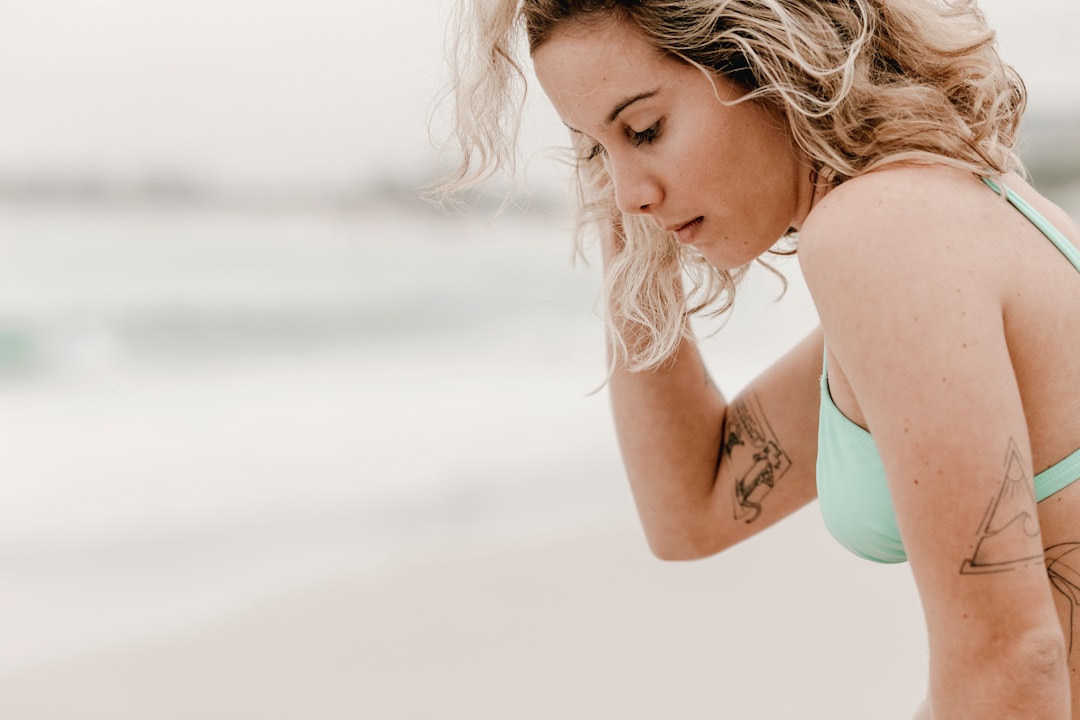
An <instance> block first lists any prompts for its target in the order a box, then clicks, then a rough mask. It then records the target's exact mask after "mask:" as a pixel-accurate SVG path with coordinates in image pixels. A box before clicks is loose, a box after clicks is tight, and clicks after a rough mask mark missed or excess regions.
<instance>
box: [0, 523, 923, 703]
mask: <svg viewBox="0 0 1080 720" xmlns="http://www.w3.org/2000/svg"><path fill="white" fill-rule="evenodd" d="M925 676H926V670H925V635H924V633H923V630H922V624H921V619H920V617H919V611H918V604H917V598H916V595H915V592H914V589H913V586H912V583H911V580H910V576H909V573H908V571H907V569H906V567H904V566H897V567H884V566H875V565H873V564H870V563H866V562H864V561H860V560H857V559H855V558H853V557H851V556H849V555H848V554H847V553H846V551H844V550H842V549H841V548H839V547H838V546H836V545H835V544H834V543H833V542H832V541H831V540H830V539H829V538H828V537H827V536H826V535H825V532H824V530H823V529H822V528H821V523H820V519H819V518H818V516H817V509H816V507H810V508H807V509H806V510H804V511H803V512H801V513H798V514H796V515H795V516H794V517H793V518H791V519H789V520H788V521H786V522H785V523H783V524H781V525H780V526H778V527H776V528H774V529H772V530H771V531H770V532H767V533H764V534H763V535H761V536H759V537H757V538H755V539H753V540H751V541H749V542H747V543H745V544H744V545H742V546H740V547H738V548H735V549H733V550H731V551H729V552H727V553H724V554H722V555H720V556H717V557H715V558H711V559H708V560H705V561H698V562H692V563H663V562H660V561H658V560H656V559H654V558H653V557H652V556H651V555H650V554H649V553H648V551H647V549H646V547H645V545H644V542H643V540H642V538H641V535H640V532H639V530H638V529H637V528H636V526H635V524H634V522H633V519H632V518H618V519H615V520H612V521H609V522H605V523H603V524H597V525H593V526H591V527H578V528H577V529H575V530H572V531H564V532H560V533H547V534H537V535H532V536H524V537H516V538H508V539H506V540H504V541H500V542H492V541H490V540H489V541H480V540H476V539H474V540H471V541H456V542H453V543H447V544H443V545H441V546H439V547H434V546H429V547H428V548H427V549H425V550H422V551H418V552H416V553H414V554H413V555H412V556H411V557H410V558H408V559H407V560H406V561H402V562H398V563H395V564H394V565H392V566H388V567H385V568H382V569H380V570H375V571H367V572H358V573H350V574H347V575H344V576H341V577H336V578H334V579H332V580H329V581H326V582H322V583H319V584H317V585H314V586H310V587H306V588H302V589H298V590H294V591H292V592H289V593H285V594H281V595H278V596H276V597H272V598H267V599H265V600H263V601H261V602H258V603H255V604H252V605H251V606H249V607H247V608H245V609H243V610H242V611H240V612H234V613H232V614H230V615H228V616H224V617H220V618H217V619H216V620H213V621H212V622H208V623H204V624H201V625H199V626H195V627H190V628H187V629H184V630H182V631H177V632H173V633H171V634H168V635H163V636H159V637H152V638H144V639H142V640H139V641H137V642H133V643H129V644H127V645H123V646H118V647H112V648H108V649H102V650H97V651H94V652H90V653H87V654H84V655H82V656H79V657H74V658H69V659H66V660H63V661H54V662H51V663H47V664H43V665H40V666H37V667H29V668H23V669H20V670H17V671H13V672H9V673H7V674H4V675H0V717H3V718H17V719H18V720H46V719H49V720H60V719H63V720H76V719H78V720H98V719H100V720H127V719H129V718H130V719H131V720H136V719H137V720H173V719H176V720H180V719H181V718H182V719H184V720H192V719H195V718H198V719H200V720H211V719H221V720H225V719H229V720H239V719H241V718H251V719H252V720H255V719H258V720H276V719H278V718H281V719H285V718H289V719H294V718H295V719H301V718H303V719H305V720H306V719H308V718H318V719H319V720H331V719H335V718H350V719H356V718H364V719H365V720H366V719H371V720H404V719H406V718H409V719H414V718H440V719H443V718H469V719H470V720H481V719H486V718H491V719H493V720H494V719H495V718H498V719H500V720H503V719H506V718H514V719H517V720H531V719H534V718H535V719H541V718H543V719H545V720H547V719H550V718H582V719H585V718H590V719H593V718H618V719H625V720H631V719H634V718H661V717H662V718H675V717H678V718H727V717H731V718H736V717H737V718H779V717H784V718H867V717H873V718H877V719H879V720H888V719H889V718H905V719H906V718H909V717H910V716H911V713H912V711H913V709H914V707H915V706H916V705H917V703H918V701H919V697H920V694H921V692H922V690H923V687H924V680H925Z"/></svg>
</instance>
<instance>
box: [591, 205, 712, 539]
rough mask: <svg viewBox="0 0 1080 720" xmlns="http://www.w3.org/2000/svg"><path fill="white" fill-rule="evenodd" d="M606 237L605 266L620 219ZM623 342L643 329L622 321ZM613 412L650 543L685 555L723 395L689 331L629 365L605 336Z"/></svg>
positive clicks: (708, 475)
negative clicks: (647, 360)
mask: <svg viewBox="0 0 1080 720" xmlns="http://www.w3.org/2000/svg"><path fill="white" fill-rule="evenodd" d="M614 225H615V226H614V228H613V232H612V234H611V235H609V236H608V237H607V238H605V241H604V247H603V250H604V268H605V272H607V271H609V269H610V265H611V263H612V259H613V257H614V256H615V254H617V252H619V249H620V248H619V246H620V241H619V232H618V231H619V227H620V226H619V223H618V222H617V221H616V222H615V224H614ZM621 329H622V331H623V338H622V341H623V345H624V347H625V348H628V349H629V350H630V351H631V352H633V351H634V350H635V349H640V348H639V347H638V343H640V342H641V339H640V338H641V336H638V335H636V334H635V332H634V329H633V328H632V327H627V326H626V325H622V326H621ZM608 359H609V362H611V363H612V374H611V377H610V379H609V386H608V389H609V393H610V397H611V407H612V413H613V415H614V420H615V429H616V433H617V435H618V440H619V447H620V451H621V453H622V458H623V463H624V466H625V469H626V474H627V476H628V478H629V481H630V487H631V490H632V492H633V494H634V500H635V502H636V504H637V508H638V512H639V514H640V516H641V521H642V525H643V526H644V529H645V534H646V536H647V538H648V540H649V544H650V546H651V547H652V549H653V551H654V552H655V553H656V554H657V555H659V556H661V557H673V556H682V555H684V554H685V545H687V544H689V545H694V544H695V540H694V535H695V534H696V532H697V530H695V528H697V527H698V526H699V525H701V524H704V523H706V522H707V520H706V519H705V518H706V517H707V515H708V509H709V502H708V501H709V497H710V495H711V493H712V489H713V485H714V483H715V480H716V473H717V464H718V458H719V456H720V445H721V437H722V432H723V422H724V410H725V406H726V403H725V400H724V397H723V396H722V395H721V393H720V391H719V390H718V389H717V388H716V387H715V386H714V385H713V384H712V383H711V382H710V380H709V378H708V375H707V372H706V370H705V366H704V363H703V361H702V358H701V355H700V353H699V352H698V349H697V347H696V345H695V343H694V342H693V341H692V340H690V339H686V338H684V339H683V340H682V341H681V343H680V344H679V346H678V348H677V350H676V352H675V354H674V355H673V356H672V357H671V358H669V359H668V360H667V361H665V362H664V363H663V364H662V365H660V366H659V367H657V368H654V369H651V370H642V371H636V372H631V371H630V370H628V369H627V366H626V360H627V359H626V358H625V357H623V354H622V353H620V352H619V351H618V350H616V348H615V347H614V343H613V342H612V339H611V338H609V342H608Z"/></svg>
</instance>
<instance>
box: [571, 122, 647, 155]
mask: <svg viewBox="0 0 1080 720" xmlns="http://www.w3.org/2000/svg"><path fill="white" fill-rule="evenodd" d="M658 137H660V121H657V122H656V123H654V124H653V125H652V126H651V127H648V128H646V129H644V130H642V131H641V132H632V133H629V138H630V142H631V143H632V144H633V145H634V147H638V146H639V145H652V144H653V143H654V142H656V139H657V138H658ZM604 152H605V150H604V146H603V145H593V146H592V147H591V148H589V152H588V153H587V154H586V156H585V162H589V161H590V160H594V159H596V158H598V157H599V156H601V155H603V154H604Z"/></svg>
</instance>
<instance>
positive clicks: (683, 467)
mask: <svg viewBox="0 0 1080 720" xmlns="http://www.w3.org/2000/svg"><path fill="white" fill-rule="evenodd" d="M615 243H616V240H615V238H614V237H612V238H609V239H607V241H606V245H607V247H605V258H607V257H608V256H609V255H610V253H612V252H614V251H615V248H614V244H615ZM721 340H722V335H721ZM729 351H730V352H738V348H730V349H729ZM821 362H822V340H821V334H820V331H815V332H814V333H812V334H811V335H810V336H809V337H807V338H806V339H805V340H803V341H802V342H801V343H799V345H797V346H796V347H795V348H794V349H793V350H791V351H790V352H789V353H788V355H786V356H785V357H784V358H782V359H781V360H780V361H778V362H777V363H776V364H775V365H774V366H773V367H771V368H770V369H769V370H767V371H766V372H765V373H764V374H763V375H762V376H761V377H759V378H758V379H756V380H755V381H754V382H752V383H751V384H750V385H749V386H748V387H747V388H746V389H745V390H744V391H743V392H742V393H741V394H740V395H739V396H738V397H737V398H735V399H734V400H733V401H732V402H731V403H730V405H729V404H728V403H727V402H726V400H725V398H724V397H723V395H722V394H721V393H720V391H719V390H718V389H717V387H716V386H715V385H714V384H713V383H712V382H711V380H710V379H709V376H708V373H707V371H706V369H705V366H704V364H703V362H702V359H701V355H700V353H699V352H698V349H697V347H696V345H695V344H694V343H693V342H691V341H689V340H684V341H683V343H682V344H681V345H680V347H679V349H678V352H677V354H676V356H675V357H674V358H673V359H672V360H671V361H670V362H668V363H665V364H664V365H663V366H662V367H661V368H659V369H655V370H650V371H644V372H634V373H631V372H629V371H627V370H626V369H625V367H624V366H622V365H621V364H619V365H616V367H615V370H614V373H613V375H612V377H611V382H610V387H609V390H610V396H611V404H612V411H613V414H614V419H615V428H616V433H617V435H618V439H619V447H620V449H621V452H622V457H623V462H624V465H625V467H626V473H627V476H628V477H629V480H630V487H631V489H632V491H633V494H634V500H635V502H636V504H637V508H638V512H639V515H640V517H641V521H642V525H643V527H644V529H645V534H646V537H647V538H648V541H649V545H650V547H651V548H652V550H653V552H654V553H655V554H656V555H657V556H658V557H661V558H663V559H670V560H676V559H692V558H699V557H704V556H708V555H712V554H714V553H716V552H719V551H720V550H722V549H724V548H726V547H729V546H731V545H733V544H735V543H736V542H739V541H740V540H742V539H744V538H746V537H748V536H750V535H753V534H754V533H756V532H758V531H760V530H762V529H763V528H765V527H768V526H769V525H771V524H772V523H774V522H776V521H777V520H779V519H781V518H783V517H785V516H786V515H788V514H790V513H791V512H792V511H794V510H795V509H797V508H799V507H801V506H802V505H804V504H806V503H807V502H808V501H809V500H811V499H813V498H814V497H815V495H816V489H815V485H814V463H815V461H816V457H817V453H816V448H817V413H818V401H819V385H818V378H819V377H820V374H821Z"/></svg>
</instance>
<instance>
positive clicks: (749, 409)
mask: <svg viewBox="0 0 1080 720" xmlns="http://www.w3.org/2000/svg"><path fill="white" fill-rule="evenodd" d="M723 453H724V455H725V456H726V457H727V460H728V462H729V463H730V464H731V467H732V468H734V473H733V474H734V476H735V491H734V492H735V519H736V520H745V522H748V523H749V522H753V521H754V520H756V519H757V517H758V515H760V514H761V501H762V500H763V499H764V497H765V496H766V495H768V494H769V491H770V490H772V489H773V487H775V486H776V481H777V480H779V479H780V476H781V475H783V474H784V473H785V472H787V469H788V468H789V467H791V460H790V459H789V458H788V456H787V453H785V452H784V450H783V448H781V447H780V442H779V441H778V440H777V439H776V435H775V434H774V433H773V430H772V428H771V427H770V426H769V423H768V421H767V420H766V419H765V414H764V413H763V412H762V410H761V403H760V402H759V401H758V398H757V396H756V395H748V396H746V397H744V398H739V399H737V400H735V401H734V402H733V403H732V404H731V406H730V407H729V408H728V423H727V427H726V428H725V437H724V446H723Z"/></svg>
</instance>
